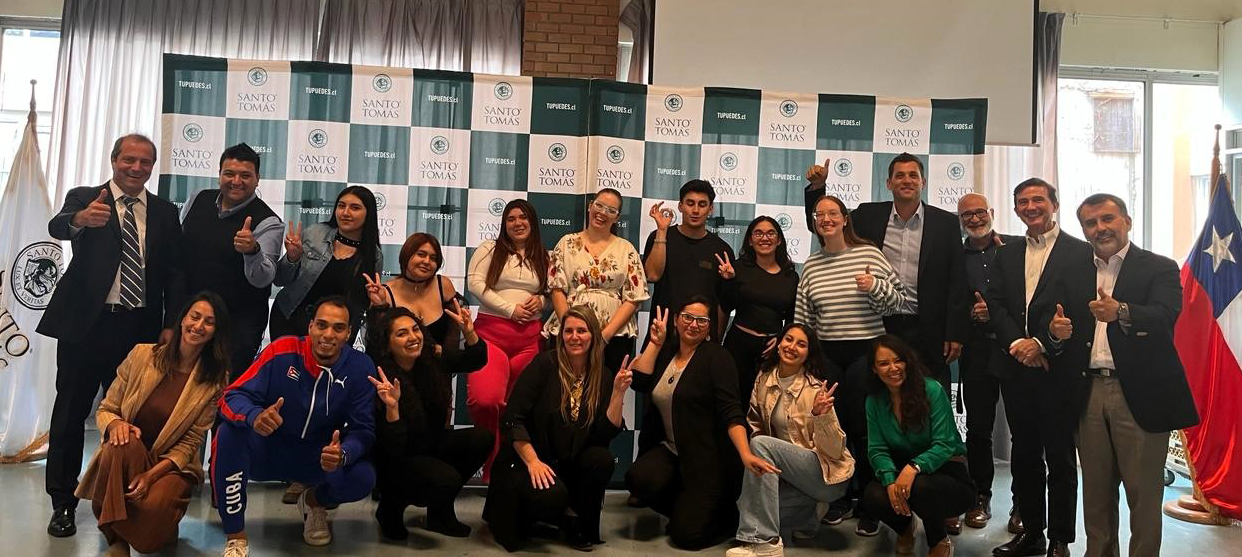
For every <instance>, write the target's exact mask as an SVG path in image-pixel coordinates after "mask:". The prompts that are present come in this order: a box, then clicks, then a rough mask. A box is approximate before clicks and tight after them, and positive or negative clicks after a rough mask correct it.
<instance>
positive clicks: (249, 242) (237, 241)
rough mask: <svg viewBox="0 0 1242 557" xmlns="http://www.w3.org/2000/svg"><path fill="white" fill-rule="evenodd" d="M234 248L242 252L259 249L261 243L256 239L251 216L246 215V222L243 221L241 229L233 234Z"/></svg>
mask: <svg viewBox="0 0 1242 557" xmlns="http://www.w3.org/2000/svg"><path fill="white" fill-rule="evenodd" d="M233 249H235V250H237V253H241V254H247V253H254V252H255V251H258V249H259V244H258V242H255V241H254V232H251V230H250V217H246V222H243V223H242V227H241V230H238V231H237V233H236V234H234V235H233Z"/></svg>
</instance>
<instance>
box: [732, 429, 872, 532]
mask: <svg viewBox="0 0 1242 557" xmlns="http://www.w3.org/2000/svg"><path fill="white" fill-rule="evenodd" d="M750 452H751V453H754V455H755V456H757V457H759V458H762V459H764V460H766V461H768V462H770V463H772V464H773V465H774V466H776V467H777V468H779V469H780V470H781V473H780V475H779V476H778V475H775V474H764V475H762V476H759V477H755V475H754V474H752V473H750V472H749V471H747V472H745V473H743V477H742V495H741V496H740V497H738V499H737V510H738V515H739V517H738V525H737V539H738V540H740V541H743V542H747V543H764V542H770V541H774V540H776V539H778V538H779V537H780V535H781V530H782V525H783V526H784V530H786V531H789V530H793V529H794V528H797V527H800V526H810V527H814V525H815V524H817V523H818V522H819V517H818V516H816V513H815V506H816V504H817V503H820V502H824V503H827V502H830V501H835V500H836V499H838V498H840V497H841V496H842V495H844V494H845V487H846V484H848V483H849V482H840V483H835V484H826V483H824V472H823V469H822V468H821V467H820V465H819V458H818V457H817V456H816V455H815V451H812V450H810V449H804V448H802V447H799V446H798V445H795V444H793V443H790V442H789V441H784V440H782V439H778V438H776V437H770V436H767V435H756V436H755V437H752V438H751V439H750Z"/></svg>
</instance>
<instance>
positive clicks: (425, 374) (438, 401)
mask: <svg viewBox="0 0 1242 557" xmlns="http://www.w3.org/2000/svg"><path fill="white" fill-rule="evenodd" d="M402 317H409V318H410V319H412V320H414V325H415V326H416V327H418V330H419V331H422V333H423V348H422V350H421V351H420V352H419V354H418V359H417V360H415V361H414V365H413V366H412V367H411V369H401V367H400V366H398V365H397V361H396V359H394V358H393V356H392V348H391V347H390V346H389V342H388V337H389V336H391V335H392V328H393V323H395V322H396V321H397V319H400V318H402ZM367 329H368V331H367V355H368V356H370V357H371V359H372V360H373V361H374V362H375V365H376V366H378V367H381V368H384V369H385V370H386V371H385V372H384V373H385V374H387V375H388V376H389V377H394V376H395V377H399V378H400V379H401V383H402V384H403V385H410V386H411V387H413V389H410V391H408V392H410V393H411V394H413V393H419V394H421V395H422V396H423V397H429V398H430V399H431V400H432V401H433V402H434V403H435V406H437V407H440V408H450V406H451V403H452V398H453V386H452V383H451V382H450V380H449V377H448V375H447V374H445V373H443V372H438V373H437V372H432V371H430V370H431V369H438V368H429V367H428V366H425V365H423V363H424V362H426V361H427V359H428V358H436V357H437V356H436V354H435V346H434V344H435V339H434V338H433V337H432V336H431V332H430V331H428V330H427V327H425V326H424V325H423V320H422V319H419V318H418V316H417V315H414V312H412V311H410V310H409V309H407V308H404V307H401V306H397V307H394V308H388V309H385V310H383V311H382V312H380V314H379V316H378V317H377V318H375V319H374V320H372V321H370V322H369V323H368V324H367ZM402 394H403V396H404V394H405V392H403V393H402Z"/></svg>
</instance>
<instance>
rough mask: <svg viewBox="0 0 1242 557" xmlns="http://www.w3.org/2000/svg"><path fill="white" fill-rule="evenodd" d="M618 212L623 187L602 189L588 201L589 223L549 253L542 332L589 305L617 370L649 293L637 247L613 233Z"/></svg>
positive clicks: (552, 332) (607, 359)
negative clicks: (548, 307) (548, 312)
mask: <svg viewBox="0 0 1242 557" xmlns="http://www.w3.org/2000/svg"><path fill="white" fill-rule="evenodd" d="M620 215H621V193H620V192H618V191H617V190H614V189H612V188H604V189H601V190H599V192H597V193H596V194H595V199H594V200H592V201H591V204H590V206H588V207H587V222H586V228H585V229H583V231H582V232H574V233H571V234H566V235H564V236H562V237H561V239H560V241H559V242H557V243H556V247H555V248H553V249H552V252H551V254H549V257H548V289H549V290H550V291H551V298H552V308H553V312H552V316H551V317H549V318H548V322H547V323H545V324H544V326H543V336H544V338H556V336H557V335H558V334H560V330H561V320H562V319H564V317H565V313H566V312H567V311H569V308H571V307H573V306H580V305H582V306H587V307H589V308H591V311H593V312H595V315H596V316H597V317H598V318H599V320H600V323H601V325H602V326H603V330H602V331H601V332H600V336H601V339H602V340H603V341H604V343H605V347H604V365H605V366H606V367H607V368H608V369H609V370H613V372H614V373H615V370H618V369H621V360H623V359H624V358H625V357H626V356H628V355H630V354H632V353H633V352H634V338H635V336H637V334H638V319H637V317H636V316H635V313H636V312H637V310H638V305H639V304H640V303H642V302H643V300H646V299H647V297H648V296H647V276H646V274H645V273H643V264H642V260H641V259H639V257H638V251H637V250H635V249H634V244H631V243H630V242H629V241H628V240H626V239H625V238H621V237H618V236H617V235H616V234H615V230H614V228H615V227H616V224H617V218H618V217H620Z"/></svg>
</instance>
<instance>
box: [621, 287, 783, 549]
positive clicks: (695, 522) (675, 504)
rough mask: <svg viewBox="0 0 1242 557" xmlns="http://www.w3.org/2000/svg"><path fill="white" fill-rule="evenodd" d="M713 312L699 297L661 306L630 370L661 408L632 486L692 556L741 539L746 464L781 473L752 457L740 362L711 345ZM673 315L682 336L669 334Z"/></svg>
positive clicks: (652, 415) (652, 414)
mask: <svg viewBox="0 0 1242 557" xmlns="http://www.w3.org/2000/svg"><path fill="white" fill-rule="evenodd" d="M710 311H711V303H710V301H709V300H708V299H707V298H704V297H703V296H697V295H696V296H693V297H691V298H690V299H689V300H688V301H687V302H686V304H685V305H684V306H683V307H682V308H680V309H679V310H678V311H675V312H672V313H671V314H670V312H669V311H668V310H663V311H661V308H660V307H658V306H657V307H656V308H655V312H654V314H653V315H652V321H651V332H650V338H649V339H648V342H647V347H646V348H644V349H643V353H642V355H640V356H639V357H638V359H637V360H635V361H634V363H633V364H632V365H631V369H632V370H633V372H634V374H633V387H634V390H635V391H638V392H641V393H648V394H650V395H651V401H652V404H651V406H650V407H649V408H654V409H655V410H654V411H649V412H648V414H647V416H646V419H644V420H643V430H642V435H641V438H640V440H639V451H640V456H639V457H638V460H636V461H634V465H633V466H631V467H630V469H629V471H628V472H627V473H626V475H625V482H626V485H627V486H628V487H629V489H630V493H632V494H633V495H634V496H636V497H638V498H639V499H641V500H642V501H645V502H647V503H649V504H650V506H651V508H652V509H655V510H656V512H659V513H660V514H662V515H664V516H666V517H668V519H669V522H668V534H669V538H670V539H671V541H672V543H673V545H674V546H676V547H678V548H680V549H689V550H698V549H703V548H706V547H710V546H712V545H715V544H717V543H719V542H721V541H723V540H724V539H725V538H728V537H732V536H733V534H734V533H735V531H736V528H737V517H738V514H737V504H736V503H737V496H738V493H739V492H740V491H741V478H742V467H743V466H745V467H746V468H747V469H748V470H750V471H751V472H752V473H755V474H761V473H771V472H776V468H775V467H773V466H772V465H771V464H769V463H767V462H765V461H763V460H762V459H759V458H757V457H755V456H754V455H753V454H751V452H750V441H749V439H748V435H747V432H746V417H745V414H744V413H743V410H742V405H741V403H740V402H738V394H737V390H736V389H737V371H736V370H735V369H734V365H733V357H732V356H730V355H729V352H728V351H727V350H725V349H724V348H723V347H721V346H720V345H718V344H716V343H713V342H704V340H706V339H707V333H708V329H709V328H710V327H711V321H712V319H711V314H710ZM669 315H672V316H673V317H672V321H673V322H674V323H675V324H676V327H677V330H676V331H673V332H672V333H671V334H666V331H667V330H668V322H669V320H670V319H669ZM666 338H667V342H665V340H666Z"/></svg>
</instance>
